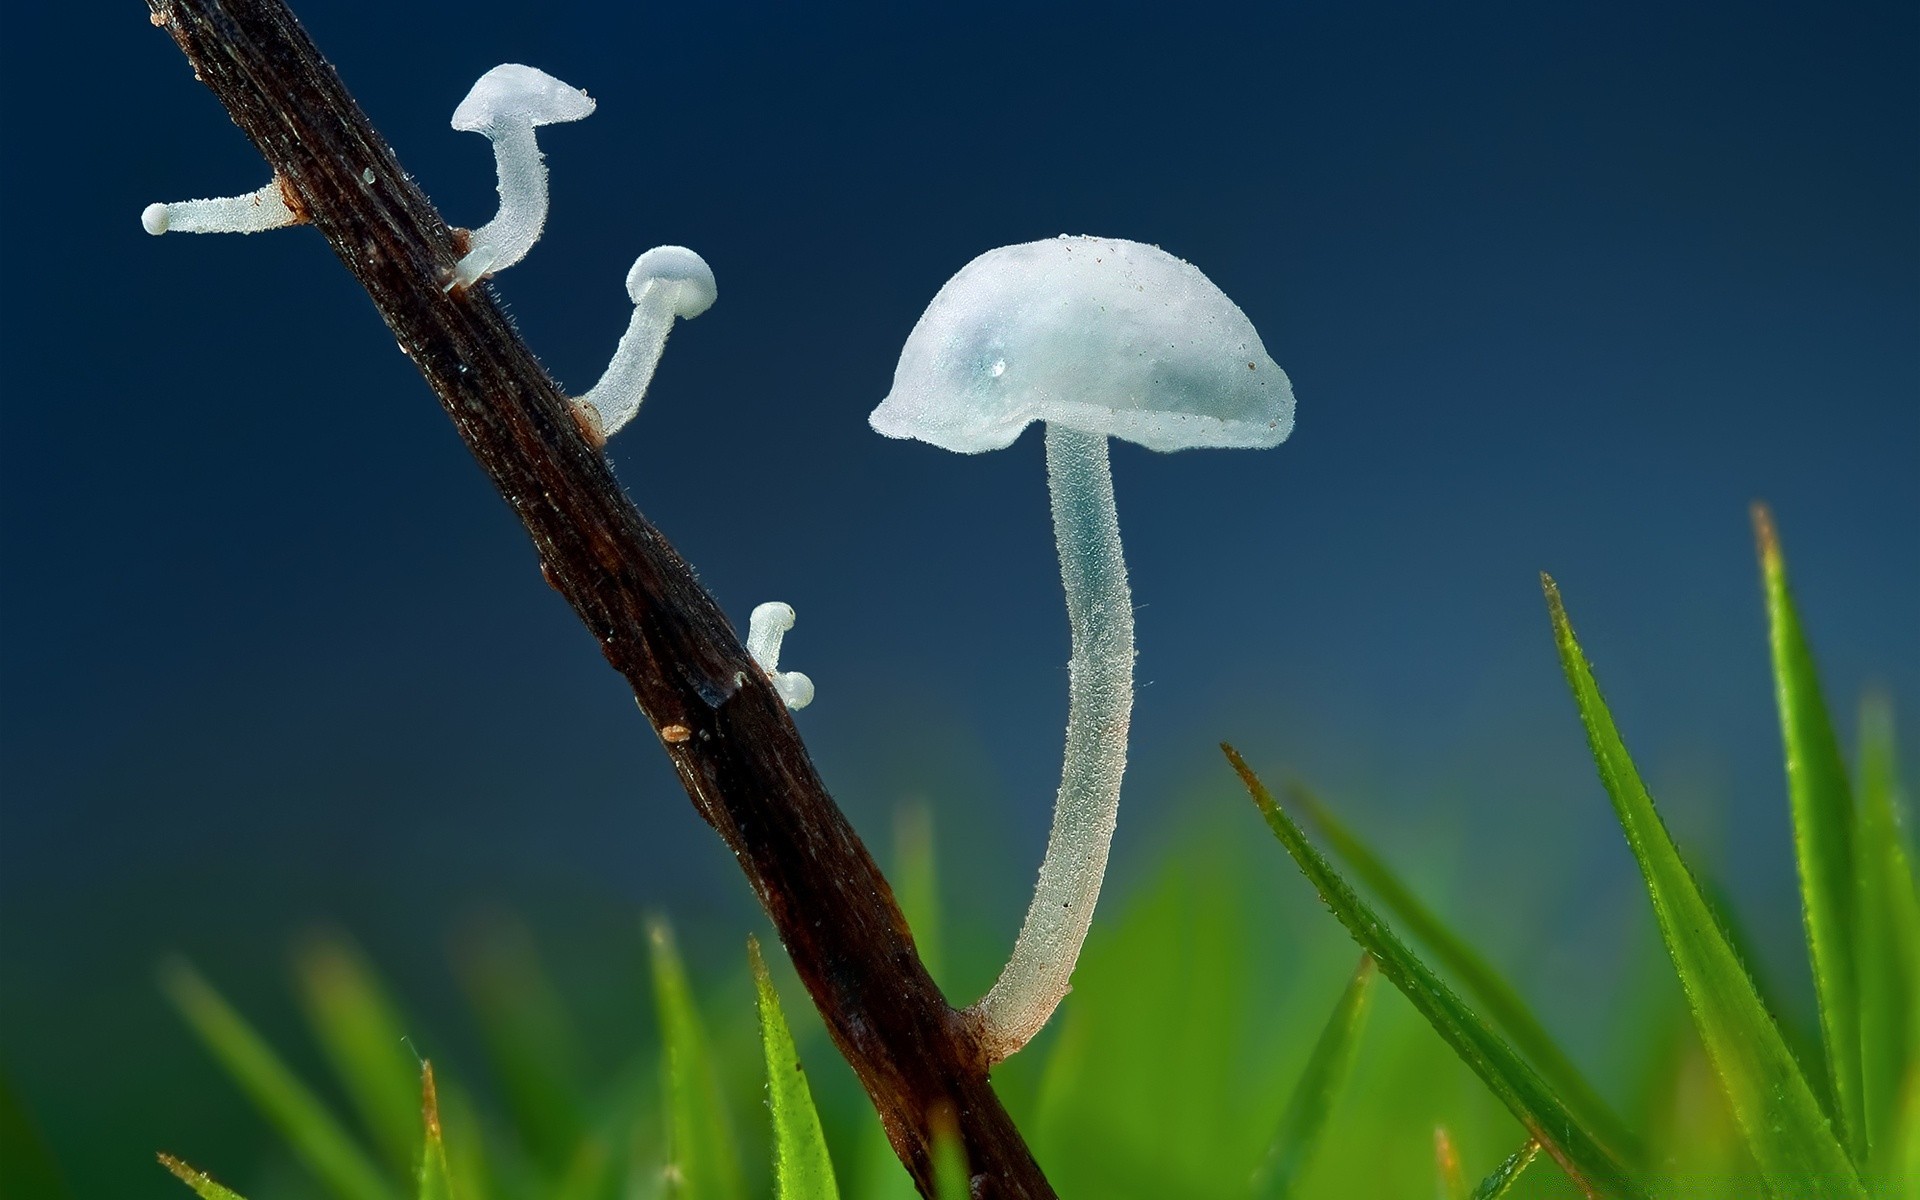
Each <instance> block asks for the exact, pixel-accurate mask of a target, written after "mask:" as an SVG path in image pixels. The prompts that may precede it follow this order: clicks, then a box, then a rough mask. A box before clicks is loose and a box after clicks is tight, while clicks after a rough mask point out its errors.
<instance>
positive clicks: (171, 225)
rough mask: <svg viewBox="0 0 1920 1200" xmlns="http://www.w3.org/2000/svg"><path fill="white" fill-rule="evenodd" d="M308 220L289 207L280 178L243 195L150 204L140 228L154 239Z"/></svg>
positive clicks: (279, 226)
mask: <svg viewBox="0 0 1920 1200" xmlns="http://www.w3.org/2000/svg"><path fill="white" fill-rule="evenodd" d="M305 221H306V218H305V217H304V216H302V215H301V214H299V213H297V212H295V211H294V210H293V209H291V208H289V207H287V193H286V189H285V185H284V184H283V183H282V182H281V180H280V177H279V176H277V175H276V176H274V177H273V178H272V179H270V180H268V181H267V185H266V186H265V187H263V188H261V189H259V190H258V191H253V192H248V193H247V194H246V195H244V196H221V197H219V198H217V199H213V200H176V201H174V202H173V203H171V204H149V205H147V207H146V208H145V209H143V210H141V213H140V227H141V228H142V229H145V230H146V231H147V232H148V233H150V234H152V235H153V236H155V237H159V236H160V235H161V234H163V233H259V232H261V231H263V230H267V229H284V228H286V227H287V226H288V225H299V224H303V223H304V222H305Z"/></svg>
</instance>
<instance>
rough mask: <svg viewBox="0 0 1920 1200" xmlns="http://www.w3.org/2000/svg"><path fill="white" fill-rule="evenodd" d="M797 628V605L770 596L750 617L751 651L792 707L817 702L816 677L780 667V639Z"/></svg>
mask: <svg viewBox="0 0 1920 1200" xmlns="http://www.w3.org/2000/svg"><path fill="white" fill-rule="evenodd" d="M792 628H793V606H792V605H791V604H782V603H780V602H779V601H778V600H769V601H768V602H767V603H765V604H762V605H759V606H757V607H756V608H755V609H754V610H753V615H752V616H750V617H748V618H747V653H748V654H749V655H751V656H752V658H753V661H754V662H755V663H757V664H759V667H760V669H761V670H762V671H765V672H766V673H767V678H768V679H770V680H772V681H773V690H774V691H775V692H778V693H779V695H780V699H782V700H784V701H786V704H787V707H788V708H805V707H806V706H807V705H809V704H812V703H813V680H811V679H808V678H807V677H806V676H805V675H802V674H801V673H800V672H798V671H782V670H780V669H779V668H780V643H781V641H782V640H784V639H785V638H786V636H787V630H789V629H792Z"/></svg>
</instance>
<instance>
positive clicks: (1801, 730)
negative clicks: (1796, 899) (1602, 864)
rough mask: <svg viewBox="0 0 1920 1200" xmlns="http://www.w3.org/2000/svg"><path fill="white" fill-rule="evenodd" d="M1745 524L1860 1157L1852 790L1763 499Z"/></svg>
mask: <svg viewBox="0 0 1920 1200" xmlns="http://www.w3.org/2000/svg"><path fill="white" fill-rule="evenodd" d="M1753 529H1754V535H1755V538H1756V540H1757V541H1758V542H1759V547H1760V572H1761V577H1762V579H1763V581H1764V583H1765V588H1766V594H1767V619H1768V625H1769V628H1770V631H1771V638H1770V641H1771V643H1772V649H1773V677H1774V691H1775V694H1776V696H1777V698H1778V703H1779V708H1780V739H1781V741H1782V742H1783V743H1784V744H1785V746H1786V755H1787V795H1788V798H1789V799H1790V801H1791V803H1792V809H1793V846H1794V853H1795V856H1796V858H1797V859H1798V861H1799V865H1800V902H1801V909H1802V913H1803V915H1804V917H1805V920H1806V930H1807V951H1808V955H1809V957H1810V959H1811V961H1812V964H1813V983H1814V992H1815V994H1816V995H1817V997H1818V998H1819V1001H1820V1036H1821V1041H1822V1042H1823V1044H1824V1045H1825V1047H1826V1060H1827V1073H1828V1076H1829V1081H1830V1083H1831V1086H1832V1088H1833V1098H1834V1101H1835V1103H1834V1105H1833V1111H1834V1112H1835V1113H1836V1114H1837V1115H1838V1117H1839V1124H1840V1133H1841V1139H1842V1140H1843V1141H1844V1142H1845V1143H1846V1145H1847V1147H1848V1149H1849V1150H1850V1151H1851V1152H1852V1154H1853V1158H1854V1161H1856V1162H1859V1161H1862V1160H1864V1159H1865V1157H1866V1138H1865V1128H1866V1123H1865V1118H1864V1116H1863V1112H1862V1104H1863V1099H1862V1090H1863V1088H1862V1081H1861V1061H1860V992H1859V978H1858V968H1857V967H1856V966H1855V963H1854V932H1853V906H1854V890H1855V884H1854V854H1853V798H1852V795H1851V793H1850V792H1849V790H1848V787H1847V771H1846V766H1845V763H1844V762H1843V761H1842V759H1841V755H1840V741H1839V739H1838V738H1836V737H1835V736H1834V733H1833V721H1832V719H1831V718H1830V717H1829V716H1828V714H1827V704H1826V701H1825V700H1824V699H1822V698H1821V695H1820V680H1819V677H1818V675H1817V674H1816V672H1815V670H1814V665H1813V652H1812V650H1811V649H1810V648H1809V647H1808V645H1807V637H1806V633H1805V631H1804V630H1803V629H1802V628H1801V625H1800V615H1799V613H1798V611H1796V610H1795V608H1794V604H1793V595H1792V593H1791V592H1790V591H1789V590H1788V588H1787V567H1786V560H1785V558H1784V557H1783V556H1782V555H1781V553H1780V539H1779V537H1778V536H1777V535H1776V534H1775V532H1774V527H1773V515H1772V514H1771V513H1769V512H1768V511H1767V507H1766V506H1765V505H1764V504H1755V505H1754V506H1753Z"/></svg>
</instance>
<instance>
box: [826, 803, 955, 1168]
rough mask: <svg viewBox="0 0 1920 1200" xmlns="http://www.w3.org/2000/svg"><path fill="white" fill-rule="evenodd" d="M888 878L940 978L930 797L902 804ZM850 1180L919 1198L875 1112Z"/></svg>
mask: <svg viewBox="0 0 1920 1200" xmlns="http://www.w3.org/2000/svg"><path fill="white" fill-rule="evenodd" d="M891 866H892V869H891V870H889V871H888V872H887V877H888V878H889V879H891V880H892V881H893V894H894V895H895V896H896V897H897V898H898V899H899V901H900V911H901V913H902V914H904V915H905V916H906V918H907V926H908V928H910V929H912V930H913V944H914V946H915V948H916V949H918V950H919V951H920V961H921V962H922V963H925V964H926V968H927V973H928V974H929V975H932V976H933V977H934V979H935V980H938V979H940V978H941V977H942V972H943V971H944V970H945V955H944V945H945V939H944V938H943V937H942V932H941V925H942V922H941V910H940V888H939V872H938V870H937V867H936V855H935V852H934V831H933V810H932V809H931V808H930V807H929V806H928V805H927V804H926V803H925V802H924V801H913V802H911V803H907V804H902V805H901V806H900V808H899V809H898V810H897V811H896V812H895V814H894V819H893V862H892V864H891ZM851 1159H852V1161H851V1162H850V1163H849V1164H848V1175H849V1179H848V1184H849V1186H850V1188H851V1189H852V1191H853V1193H854V1194H855V1195H857V1196H859V1197H861V1200H919V1196H920V1193H919V1192H918V1191H917V1190H916V1189H915V1188H914V1186H913V1176H911V1175H909V1174H907V1170H906V1168H905V1167H903V1166H901V1165H900V1159H899V1156H897V1155H896V1154H894V1152H893V1143H892V1142H890V1141H888V1140H887V1131H886V1128H885V1127H884V1126H883V1125H881V1124H880V1119H879V1118H878V1117H877V1116H874V1115H873V1114H872V1113H871V1112H862V1113H861V1116H860V1133H859V1137H858V1141H857V1143H856V1145H855V1148H854V1152H853V1155H852V1156H851Z"/></svg>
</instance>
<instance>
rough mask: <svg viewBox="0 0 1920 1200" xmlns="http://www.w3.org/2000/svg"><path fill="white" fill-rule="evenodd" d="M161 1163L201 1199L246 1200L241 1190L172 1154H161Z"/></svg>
mask: <svg viewBox="0 0 1920 1200" xmlns="http://www.w3.org/2000/svg"><path fill="white" fill-rule="evenodd" d="M159 1158H160V1165H161V1166H163V1167H165V1168H166V1169H167V1170H169V1171H172V1172H173V1177H174V1178H175V1179H178V1180H179V1181H180V1182H181V1183H184V1184H186V1185H187V1186H188V1187H190V1188H192V1189H193V1194H194V1195H196V1196H198V1197H200V1200H245V1197H243V1196H241V1195H240V1193H239V1192H236V1191H234V1190H233V1189H232V1188H230V1187H227V1186H225V1185H224V1184H219V1183H215V1182H214V1179H213V1176H211V1175H209V1174H207V1173H206V1172H205V1171H202V1170H200V1169H198V1168H196V1167H190V1166H188V1165H187V1164H186V1163H183V1162H181V1161H180V1160H179V1159H177V1158H175V1157H174V1156H173V1155H171V1154H162V1155H160V1156H159Z"/></svg>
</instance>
